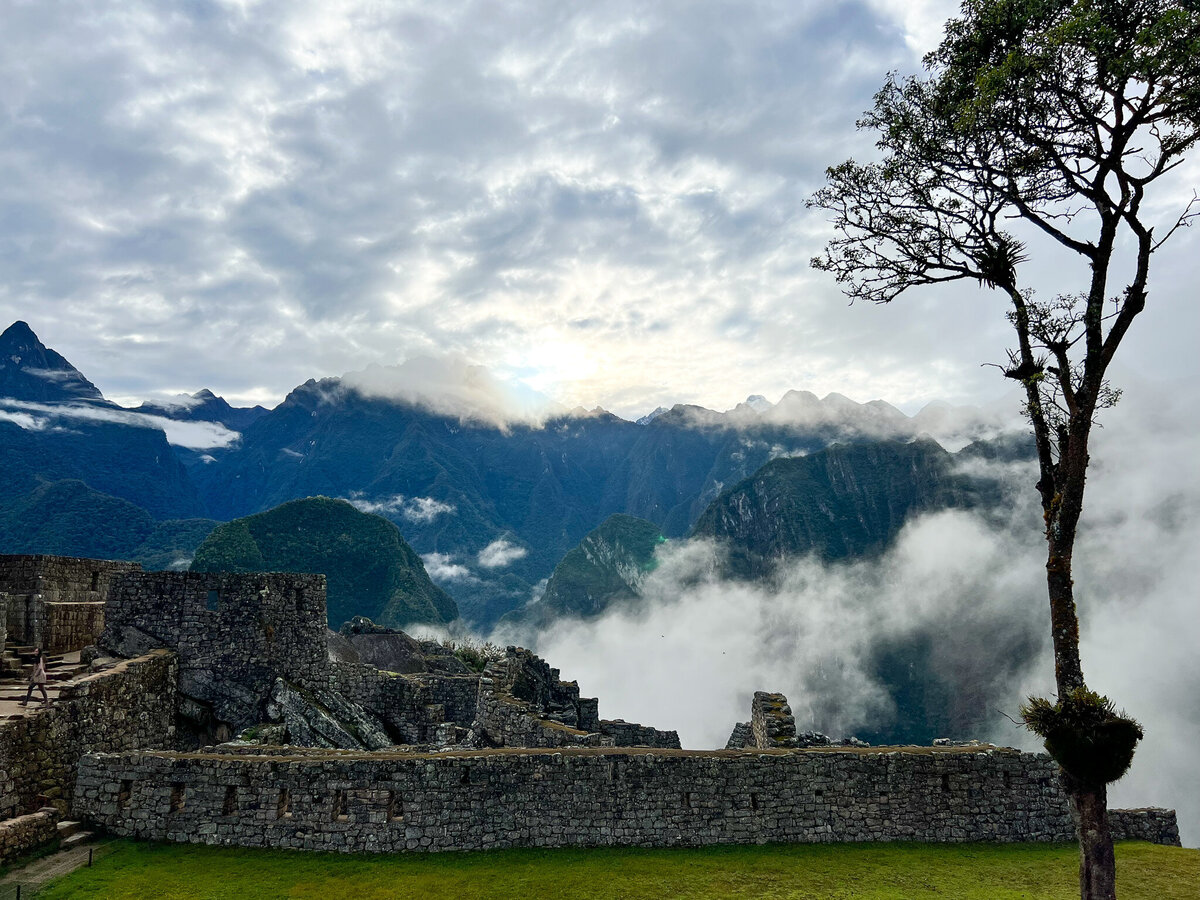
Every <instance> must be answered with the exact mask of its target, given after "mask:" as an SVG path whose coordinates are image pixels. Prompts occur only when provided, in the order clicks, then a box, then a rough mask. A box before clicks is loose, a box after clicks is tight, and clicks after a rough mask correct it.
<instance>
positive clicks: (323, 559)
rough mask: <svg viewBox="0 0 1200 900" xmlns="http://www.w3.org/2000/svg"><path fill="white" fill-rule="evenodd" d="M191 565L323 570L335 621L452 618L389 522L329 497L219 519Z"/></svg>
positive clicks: (447, 601) (449, 602)
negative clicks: (357, 617)
mask: <svg viewBox="0 0 1200 900" xmlns="http://www.w3.org/2000/svg"><path fill="white" fill-rule="evenodd" d="M192 571H194V572H263V571H267V572H315V573H319V574H323V575H325V577H326V578H327V579H328V581H329V588H328V602H329V621H330V622H331V623H333V624H334V625H337V624H338V623H340V622H343V621H345V620H347V619H349V618H351V617H352V616H356V615H357V616H366V617H367V618H369V619H372V620H373V621H375V622H378V623H379V624H381V625H387V626H389V627H396V628H399V627H403V626H405V625H408V624H412V623H415V622H421V623H431V624H445V623H447V622H450V621H452V620H453V619H456V618H457V617H458V607H457V606H456V605H455V603H454V600H453V599H452V598H451V597H450V595H448V594H447V593H446V592H445V591H443V590H442V589H441V588H439V587H437V586H436V585H435V584H434V583H433V582H432V581H430V580H429V575H428V574H427V573H426V572H425V566H424V564H422V562H421V559H420V557H418V556H417V554H416V553H414V552H413V549H412V548H411V547H410V546H408V544H407V543H406V542H405V540H404V538H403V537H402V536H401V535H400V530H399V529H398V528H397V527H396V526H395V525H393V524H392V523H391V522H389V521H388V520H387V519H384V518H382V517H380V516H375V515H370V514H368V513H364V512H360V511H359V510H357V509H355V508H354V507H353V506H351V505H350V504H349V503H347V502H346V501H345V500H332V499H330V498H329V497H309V498H307V499H305V500H292V501H291V502H289V503H284V504H282V505H280V506H277V507H275V508H274V509H270V510H267V511H266V512H262V513H257V514H256V515H253V516H247V517H245V518H243V519H234V520H233V521H232V522H226V523H225V524H223V525H219V526H218V527H217V528H215V529H213V531H212V533H211V534H210V535H209V536H208V537H207V538H206V539H205V541H204V543H203V544H201V545H200V547H199V549H197V550H196V558H195V559H194V560H193V562H192Z"/></svg>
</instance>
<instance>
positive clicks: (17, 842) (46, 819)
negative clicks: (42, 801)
mask: <svg viewBox="0 0 1200 900" xmlns="http://www.w3.org/2000/svg"><path fill="white" fill-rule="evenodd" d="M58 820H59V815H58V810H57V809H55V808H54V807H53V806H48V807H46V808H44V809H39V810H38V811H37V812H33V813H29V814H28V815H25V816H17V817H16V818H15V819H6V820H5V821H3V822H0V866H2V865H5V864H6V863H8V862H11V861H12V860H14V859H16V858H17V857H19V856H24V855H25V854H26V853H29V852H30V851H32V850H35V849H37V848H38V847H41V846H43V845H45V844H49V843H50V842H51V841H53V840H54V839H55V838H56V837H58V830H57V826H58Z"/></svg>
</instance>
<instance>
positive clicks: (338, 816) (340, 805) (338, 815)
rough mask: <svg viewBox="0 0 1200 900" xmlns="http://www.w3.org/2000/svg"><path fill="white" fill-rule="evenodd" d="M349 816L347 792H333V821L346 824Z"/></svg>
mask: <svg viewBox="0 0 1200 900" xmlns="http://www.w3.org/2000/svg"><path fill="white" fill-rule="evenodd" d="M348 818H349V816H347V815H346V792H345V791H334V792H333V821H335V822H345V821H346V820H347V819H348Z"/></svg>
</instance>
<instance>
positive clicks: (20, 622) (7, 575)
mask: <svg viewBox="0 0 1200 900" xmlns="http://www.w3.org/2000/svg"><path fill="white" fill-rule="evenodd" d="M141 569H142V567H141V565H139V564H138V563H134V562H123V561H118V560H109V559H82V558H78V557H70V556H46V555H14V554H0V593H5V594H8V601H7V604H6V606H7V609H6V612H5V625H6V630H7V632H8V635H7V639H9V640H14V641H19V642H21V643H23V644H29V645H34V646H41V647H44V648H46V649H51V648H53V649H51V652H61V651H63V650H78V649H79V648H80V647H83V646H85V645H86V644H87V643H91V640H85V641H84V643H77V641H78V640H81V639H84V638H87V637H89V635H88V634H84V633H82V632H72V631H66V632H63V633H61V634H59V633H57V632H56V631H55V627H56V626H58V625H61V626H64V627H67V628H69V629H75V628H80V627H81V623H82V622H83V620H84V619H85V618H86V617H90V623H89V628H90V630H91V632H92V634H91V635H90V637H91V639H92V640H94V638H95V634H98V633H99V629H98V628H97V627H96V625H97V622H96V618H95V617H96V616H97V615H99V616H100V617H102V616H103V611H102V610H100V611H99V612H97V611H96V609H95V608H92V609H90V610H88V611H87V612H86V613H84V612H81V611H78V610H77V611H74V612H70V613H65V612H62V611H59V613H60V614H59V615H57V616H55V612H54V609H53V608H54V606H55V605H56V604H60V603H62V604H78V603H82V604H96V603H99V604H103V602H104V600H105V598H106V597H107V595H108V591H109V589H110V587H111V585H112V581H113V579H114V578H117V577H119V576H120V575H122V574H124V573H127V572H140V571H141ZM101 622H102V619H101Z"/></svg>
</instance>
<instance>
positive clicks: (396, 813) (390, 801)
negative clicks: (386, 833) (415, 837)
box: [387, 791, 404, 822]
mask: <svg viewBox="0 0 1200 900" xmlns="http://www.w3.org/2000/svg"><path fill="white" fill-rule="evenodd" d="M387 820H388V821H389V822H403V821H404V807H403V806H402V805H401V803H400V798H399V797H397V796H396V792H395V791H388V795H387Z"/></svg>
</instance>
